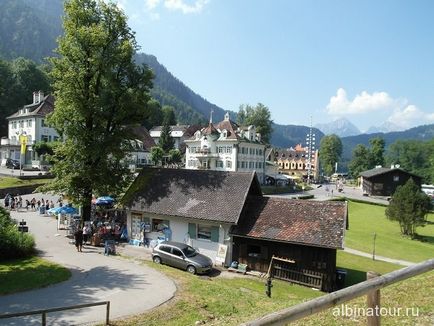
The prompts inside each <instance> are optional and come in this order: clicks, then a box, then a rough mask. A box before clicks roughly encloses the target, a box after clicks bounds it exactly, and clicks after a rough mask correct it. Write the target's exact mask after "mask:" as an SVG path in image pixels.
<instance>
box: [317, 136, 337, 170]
mask: <svg viewBox="0 0 434 326" xmlns="http://www.w3.org/2000/svg"><path fill="white" fill-rule="evenodd" d="M341 155H342V141H341V139H340V138H339V137H338V136H337V135H334V134H332V135H327V136H324V137H323V138H322V139H321V143H320V149H319V161H320V164H321V166H322V168H323V170H324V172H325V174H326V175H328V176H330V175H331V174H333V171H334V169H335V164H336V163H337V162H338V161H339V159H340V157H341Z"/></svg>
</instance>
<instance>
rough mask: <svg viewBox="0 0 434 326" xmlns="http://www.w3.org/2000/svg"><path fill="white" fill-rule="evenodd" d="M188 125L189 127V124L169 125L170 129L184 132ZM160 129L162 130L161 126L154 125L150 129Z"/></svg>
mask: <svg viewBox="0 0 434 326" xmlns="http://www.w3.org/2000/svg"><path fill="white" fill-rule="evenodd" d="M189 127H190V126H189V125H176V126H170V130H172V131H182V132H185V131H186V130H187V129H188V128H189ZM162 130H163V126H155V127H153V128H152V129H151V130H150V131H162Z"/></svg>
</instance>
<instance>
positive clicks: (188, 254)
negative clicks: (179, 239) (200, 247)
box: [182, 246, 197, 257]
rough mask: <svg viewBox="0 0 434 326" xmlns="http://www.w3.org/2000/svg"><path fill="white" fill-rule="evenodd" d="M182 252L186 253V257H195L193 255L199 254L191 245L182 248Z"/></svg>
mask: <svg viewBox="0 0 434 326" xmlns="http://www.w3.org/2000/svg"><path fill="white" fill-rule="evenodd" d="M182 252H183V253H184V255H185V256H186V257H193V256H196V255H197V251H196V250H194V248H192V247H190V246H188V247H185V248H184V249H182Z"/></svg>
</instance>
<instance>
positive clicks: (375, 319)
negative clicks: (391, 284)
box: [366, 272, 381, 326]
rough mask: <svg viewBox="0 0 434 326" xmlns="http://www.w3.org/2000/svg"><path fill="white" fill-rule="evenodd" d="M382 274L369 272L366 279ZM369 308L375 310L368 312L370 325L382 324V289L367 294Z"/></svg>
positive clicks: (377, 325)
mask: <svg viewBox="0 0 434 326" xmlns="http://www.w3.org/2000/svg"><path fill="white" fill-rule="evenodd" d="M378 276H381V275H380V274H378V273H376V272H367V273H366V279H367V280H370V279H373V278H376V277H378ZM367 306H368V309H369V310H371V311H373V313H372V314H367V325H368V326H380V289H378V290H374V291H371V292H369V293H368V294H367Z"/></svg>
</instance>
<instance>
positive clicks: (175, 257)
mask: <svg viewBox="0 0 434 326" xmlns="http://www.w3.org/2000/svg"><path fill="white" fill-rule="evenodd" d="M152 260H153V261H154V263H156V264H166V265H169V266H172V267H177V268H180V269H183V270H186V271H187V272H189V273H191V274H196V273H197V274H205V273H208V272H209V271H211V269H212V265H213V262H212V260H211V259H210V258H209V257H207V256H205V255H202V254H200V253H198V252H197V251H196V250H195V249H194V248H193V247H191V246H189V245H186V244H185V243H180V242H173V241H164V242H162V243H160V244H159V245H157V246H156V247H155V248H154V249H153V250H152Z"/></svg>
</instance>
